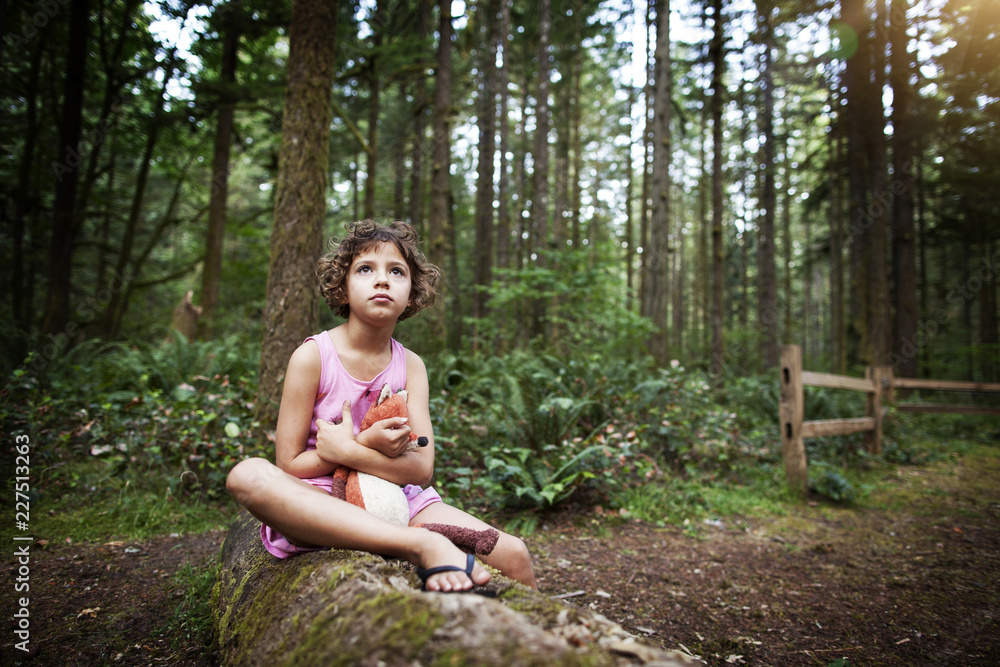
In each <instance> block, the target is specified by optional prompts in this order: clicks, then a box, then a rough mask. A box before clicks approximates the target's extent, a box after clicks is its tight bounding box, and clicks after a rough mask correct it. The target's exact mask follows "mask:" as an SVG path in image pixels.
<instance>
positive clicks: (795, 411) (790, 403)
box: [778, 345, 809, 496]
mask: <svg viewBox="0 0 1000 667" xmlns="http://www.w3.org/2000/svg"><path fill="white" fill-rule="evenodd" d="M778 414H779V415H780V417H781V424H780V428H781V457H782V458H783V459H784V461H785V479H786V480H787V481H788V486H789V488H790V489H791V490H792V491H793V492H795V493H797V494H799V495H800V496H805V495H806V493H807V492H808V490H809V470H808V467H807V466H808V464H807V462H806V448H805V445H804V444H803V442H802V414H803V395H802V348H801V347H799V346H798V345H785V346H784V347H782V348H781V403H780V406H779V412H778Z"/></svg>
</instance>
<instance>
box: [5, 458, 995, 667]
mask: <svg viewBox="0 0 1000 667" xmlns="http://www.w3.org/2000/svg"><path fill="white" fill-rule="evenodd" d="M992 454H993V452H992V451H988V452H987V454H986V455H982V456H978V457H976V458H975V459H969V458H967V459H965V460H959V459H955V460H952V461H949V462H946V463H939V464H936V465H934V466H931V467H927V468H901V469H899V470H898V471H897V472H896V474H895V475H893V476H892V477H893V478H892V479H890V480H887V482H886V484H885V488H886V489H888V488H891V489H893V491H892V493H891V494H890V493H887V492H881V491H877V492H875V493H874V494H873V498H872V502H871V503H869V504H871V505H873V506H874V507H877V508H878V507H883V506H884V508H880V509H853V510H844V509H837V508H831V507H825V506H812V507H802V508H797V509H795V510H794V511H793V512H792V513H791V514H790V515H789V516H786V517H782V518H779V519H775V520H768V521H760V520H748V521H729V522H727V523H726V524H723V525H702V526H699V529H698V531H697V534H695V535H691V534H687V533H684V532H683V531H680V530H678V529H676V528H667V529H658V528H655V527H651V526H649V525H645V524H640V523H634V522H632V523H622V522H620V521H619V520H615V519H609V518H607V517H603V516H600V515H597V514H587V515H580V514H574V513H572V512H563V513H561V514H558V515H555V516H552V517H550V518H549V519H548V521H547V522H546V525H545V526H544V528H543V529H542V530H540V531H539V533H537V534H536V535H534V536H532V537H531V538H530V539H529V540H528V542H529V545H530V546H531V548H532V550H533V552H534V554H535V556H536V559H537V560H536V570H537V574H538V576H539V584H540V586H541V588H542V590H543V591H544V592H546V593H548V594H550V595H564V596H567V598H566V599H567V600H568V601H569V602H572V603H573V604H577V605H586V606H589V607H592V608H593V609H596V610H597V611H599V612H601V613H603V614H604V615H605V616H607V617H609V618H611V619H612V620H615V621H618V622H620V623H621V624H622V625H624V626H625V627H626V628H628V629H630V630H631V631H632V632H634V633H635V634H636V635H638V636H643V637H646V640H647V641H649V642H651V643H656V644H659V645H662V646H663V647H665V648H670V649H677V648H683V649H686V650H688V651H690V652H691V653H693V654H696V655H699V656H701V657H702V658H703V659H704V660H705V661H706V662H708V663H709V664H713V665H727V664H744V665H844V664H851V665H947V664H953V665H963V666H964V665H997V664H1000V622H998V618H1000V456H994V455H992ZM222 538H223V534H222V533H221V532H213V533H207V534H204V535H198V536H187V537H183V538H179V537H170V538H162V539H159V540H155V541H150V542H147V543H142V544H128V543H111V544H86V545H66V544H49V545H47V546H45V547H44V548H42V547H37V546H36V547H35V548H34V550H33V552H32V564H31V568H32V570H31V596H32V597H31V613H32V618H31V623H32V625H31V631H32V635H31V636H32V641H31V647H32V653H30V654H28V655H25V654H23V653H20V652H18V651H14V650H13V649H12V647H11V645H10V642H9V640H8V641H7V642H5V645H4V646H3V653H4V655H3V656H2V657H3V659H2V660H0V662H3V663H4V664H10V663H11V660H9V659H8V658H10V657H13V659H14V660H17V661H18V662H23V664H26V665H56V664H58V665H88V666H89V665H95V664H113V665H156V664H169V665H191V666H203V665H211V664H212V663H211V659H210V657H209V656H207V655H205V653H204V650H203V645H202V644H201V643H199V639H198V636H197V633H196V632H195V631H193V630H192V629H191V628H185V627H181V628H177V627H174V628H173V629H168V628H169V624H170V622H171V619H172V618H173V617H174V611H175V609H176V608H177V606H178V604H179V603H180V601H181V600H182V599H183V594H184V587H185V582H184V579H183V577H178V576H177V573H178V572H180V571H183V570H184V568H185V567H186V566H188V565H195V566H199V565H201V564H203V563H207V562H211V559H214V558H215V557H216V556H217V553H218V548H219V545H220V544H221V541H222ZM5 569H6V570H7V572H8V573H9V574H8V576H11V577H12V574H10V573H12V569H11V568H10V567H6V568H5ZM9 580H10V579H9ZM12 654H13V656H12ZM844 660H846V661H848V662H844ZM838 661H839V662H838Z"/></svg>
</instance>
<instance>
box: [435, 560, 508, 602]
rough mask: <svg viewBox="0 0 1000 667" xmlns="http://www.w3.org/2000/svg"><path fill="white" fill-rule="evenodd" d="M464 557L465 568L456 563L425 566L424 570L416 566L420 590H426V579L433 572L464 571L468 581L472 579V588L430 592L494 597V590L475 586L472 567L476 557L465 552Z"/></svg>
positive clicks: (474, 564)
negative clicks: (420, 583)
mask: <svg viewBox="0 0 1000 667" xmlns="http://www.w3.org/2000/svg"><path fill="white" fill-rule="evenodd" d="M466 557H467V558H466V561H465V568H464V569H463V568H460V567H458V566H456V565H438V566H437V567H430V568H427V569H426V570H425V569H424V568H422V567H418V568H417V576H418V577H420V581H421V582H422V583H423V586H422V587H421V589H420V590H423V591H426V590H427V580H428V579H430V578H431V577H432V576H434V575H435V574H440V573H442V572H464V573H465V576H467V577H468V578H469V581H472V585H473V588H471V589H468V590H461V591H432V592H435V593H475V594H477V595H484V596H486V597H496V592H495V591H491V590H487V589H483V588H479V589H477V588H475V586H476V582H475V581H473V580H472V569H473V568H474V567H475V566H476V557H475V556H474V555H472V554H466Z"/></svg>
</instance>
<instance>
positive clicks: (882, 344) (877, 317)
mask: <svg viewBox="0 0 1000 667" xmlns="http://www.w3.org/2000/svg"><path fill="white" fill-rule="evenodd" d="M875 7H876V23H875V25H876V33H877V34H876V35H875V39H872V38H870V37H867V36H866V37H865V39H863V40H862V41H861V45H862V46H861V48H862V49H863V50H865V51H867V52H868V53H869V57H868V61H869V62H870V63H871V68H872V77H871V78H870V80H869V84H868V86H867V88H868V90H867V94H866V95H865V101H866V112H867V113H866V116H867V122H866V123H865V124H864V128H865V144H866V147H867V150H868V167H869V169H870V170H871V171H870V175H869V179H868V181H869V183H870V186H871V193H872V198H871V200H870V202H871V205H870V206H869V208H868V210H867V214H868V216H869V217H870V220H871V230H870V231H869V234H868V239H867V240H868V248H869V253H870V254H869V256H868V261H869V281H870V282H869V285H870V288H869V290H868V294H869V299H870V301H869V305H868V316H869V330H870V331H871V359H872V363H873V364H875V365H876V366H883V365H885V364H887V363H888V362H889V350H890V348H891V344H890V326H891V321H892V320H891V316H890V306H889V284H888V281H889V273H888V269H887V267H886V261H887V257H886V231H887V227H888V223H887V220H888V218H889V213H890V209H891V208H892V202H893V190H892V188H891V187H890V186H889V183H888V167H887V164H886V142H885V109H884V108H883V106H882V91H883V90H884V89H885V47H884V44H883V42H882V39H881V37H882V35H883V34H884V30H885V26H886V23H887V18H886V11H885V0H876V2H875Z"/></svg>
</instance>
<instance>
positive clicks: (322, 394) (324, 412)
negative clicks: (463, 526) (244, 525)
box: [260, 331, 441, 558]
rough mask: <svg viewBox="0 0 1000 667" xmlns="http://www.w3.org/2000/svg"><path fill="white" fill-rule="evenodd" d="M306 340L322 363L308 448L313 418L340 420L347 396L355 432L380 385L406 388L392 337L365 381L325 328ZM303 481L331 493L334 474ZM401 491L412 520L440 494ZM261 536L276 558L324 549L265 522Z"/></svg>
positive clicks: (310, 444) (310, 445)
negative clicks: (383, 359) (382, 361)
mask: <svg viewBox="0 0 1000 667" xmlns="http://www.w3.org/2000/svg"><path fill="white" fill-rule="evenodd" d="M306 340H312V341H316V344H317V345H318V346H319V353H320V361H321V364H322V370H321V371H320V376H319V389H318V390H317V394H316V403H315V404H314V405H313V414H312V422H311V423H310V425H309V438H308V440H307V442H306V449H307V450H309V449H315V448H316V420H317V419H324V420H326V421H329V422H337V421H340V419H341V417H342V416H343V411H344V401H346V400H348V399H350V401H351V419H352V420H353V422H354V433H355V435H357V433H358V431H359V430H360V426H361V421H362V419H364V416H365V413H367V412H368V408H370V407H371V405H372V403H374V402H375V400H376V399H378V395H379V392H381V391H382V386H383V385H386V384H388V385H389V388H390V389H391V390H392V391H393V393H395V392H397V391H399V390H401V389H405V388H406V350H405V348H404V347H403V346H402V345H401V344H400V343H399V342H398V341H397V340H396V339H395V338H393V339H392V341H391V345H392V358H391V359H390V361H389V365H388V366H386V367H385V369H383V370H382V372H381V373H379V374H378V375H376V376H375V377H374V378H373V379H372V380H370V381H367V382H365V381H362V380H358V379H357V378H355V377H352V376H351V375H350V374H349V373H348V372H347V371H346V370H345V369H344V366H343V364H342V363H341V362H340V356H339V355H338V354H337V348H336V347H335V346H334V344H333V340H332V339H331V338H330V334H329V332H326V331H324V332H323V333H321V334H317V335H315V336H310V337H309V338H307V339H306ZM304 481H306V482H309V483H310V484H312V485H313V486H318V487H320V488H321V489H323V490H325V491H326V492H327V493H330V490H331V487H332V483H333V477H332V475H323V476H321V477H314V478H312V479H306V480H304ZM403 493H404V494H405V495H406V498H407V500H408V501H409V503H410V518H411V519H412V518H413V516H415V515H416V513H417V512H419V511H420V510H422V509H423V508H424V507H427V505H430V504H431V503H434V502H439V501H440V500H441V496H439V495H438V494H437V492H436V491H434V489H433V488H427V489H422V488H421V487H419V486H416V485H414V484H410V485H407V486H405V487H403ZM260 537H261V540H263V542H264V548H265V549H267V550H268V551H269V552H270V553H271V554H272V555H274V556H276V557H277V558H287V557H289V556H292V555H295V554H297V553H302V552H305V551H317V550H320V549H325V548H327V547H314V548H309V547H300V546H297V545H295V544H292V543H291V542H289V541H288V540H287V539H286V538H285V537H284V536H283V535H282V534H281V533H279V532H278V531H276V530H274V529H273V528H271V527H270V526H268V525H266V524H261V526H260Z"/></svg>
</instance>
